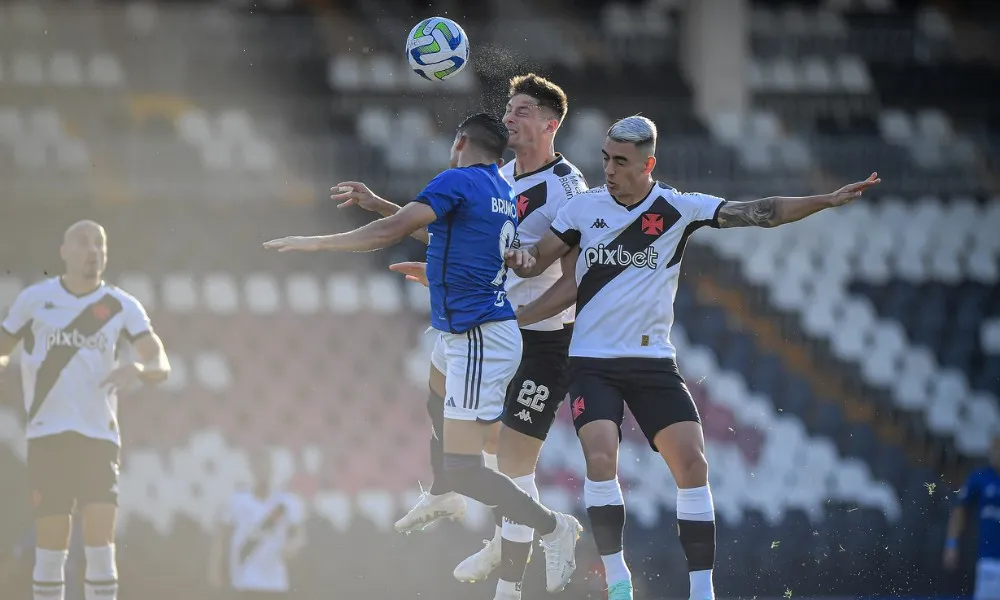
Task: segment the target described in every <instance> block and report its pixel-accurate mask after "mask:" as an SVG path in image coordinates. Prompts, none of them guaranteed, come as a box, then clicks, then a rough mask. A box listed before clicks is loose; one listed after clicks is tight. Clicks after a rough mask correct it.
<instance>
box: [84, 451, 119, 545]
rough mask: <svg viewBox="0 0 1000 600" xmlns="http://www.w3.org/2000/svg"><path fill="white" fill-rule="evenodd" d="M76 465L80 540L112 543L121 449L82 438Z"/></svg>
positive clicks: (94, 542)
mask: <svg viewBox="0 0 1000 600" xmlns="http://www.w3.org/2000/svg"><path fill="white" fill-rule="evenodd" d="M80 466H81V469H80V476H81V477H80V480H79V483H78V484H77V488H78V491H77V504H78V505H79V506H80V507H81V508H82V510H81V513H82V515H83V537H84V541H85V542H86V543H87V545H95V546H96V545H103V544H109V543H112V542H113V541H114V539H115V516H116V513H117V508H118V475H119V471H120V468H121V449H120V448H119V447H118V445H117V444H115V443H113V442H109V441H106V440H96V439H90V438H85V439H84V440H83V441H82V442H81V444H80Z"/></svg>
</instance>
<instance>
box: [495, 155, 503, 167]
mask: <svg viewBox="0 0 1000 600" xmlns="http://www.w3.org/2000/svg"><path fill="white" fill-rule="evenodd" d="M503 165H504V160H503V157H502V156H501V157H500V158H498V159H497V167H498V168H501V169H502V168H503Z"/></svg>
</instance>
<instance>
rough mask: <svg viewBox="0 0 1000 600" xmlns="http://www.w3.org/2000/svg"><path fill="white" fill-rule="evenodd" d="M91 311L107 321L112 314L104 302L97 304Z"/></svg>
mask: <svg viewBox="0 0 1000 600" xmlns="http://www.w3.org/2000/svg"><path fill="white" fill-rule="evenodd" d="M90 312H91V313H92V314H93V315H94V316H95V317H97V318H98V319H99V320H101V321H107V320H108V317H110V316H111V309H110V308H108V307H107V306H105V305H104V304H95V305H94V307H93V308H92V309H90Z"/></svg>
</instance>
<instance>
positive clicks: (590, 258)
mask: <svg viewBox="0 0 1000 600" xmlns="http://www.w3.org/2000/svg"><path fill="white" fill-rule="evenodd" d="M583 256H584V258H585V259H586V261H587V268H588V269H589V268H590V267H592V266H594V265H605V266H609V267H637V268H639V269H644V268H645V269H655V268H656V259H657V258H658V257H659V255H658V254H657V253H656V250H654V249H653V247H652V246H646V247H645V248H643V249H642V250H640V251H638V252H629V251H628V250H626V249H625V248H623V247H622V246H621V245H618V246H615V247H614V248H609V247H607V246H605V245H604V244H598V245H597V247H596V248H587V249H586V250H584V254H583Z"/></svg>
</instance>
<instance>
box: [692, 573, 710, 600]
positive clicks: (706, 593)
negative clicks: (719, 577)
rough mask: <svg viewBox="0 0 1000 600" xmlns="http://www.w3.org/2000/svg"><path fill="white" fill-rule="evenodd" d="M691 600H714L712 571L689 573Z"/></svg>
mask: <svg viewBox="0 0 1000 600" xmlns="http://www.w3.org/2000/svg"><path fill="white" fill-rule="evenodd" d="M688 575H689V576H690V578H691V592H690V596H689V597H690V598H691V600H715V590H714V589H713V586H712V570H711V569H709V570H707V571H691V572H690V573H688Z"/></svg>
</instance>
